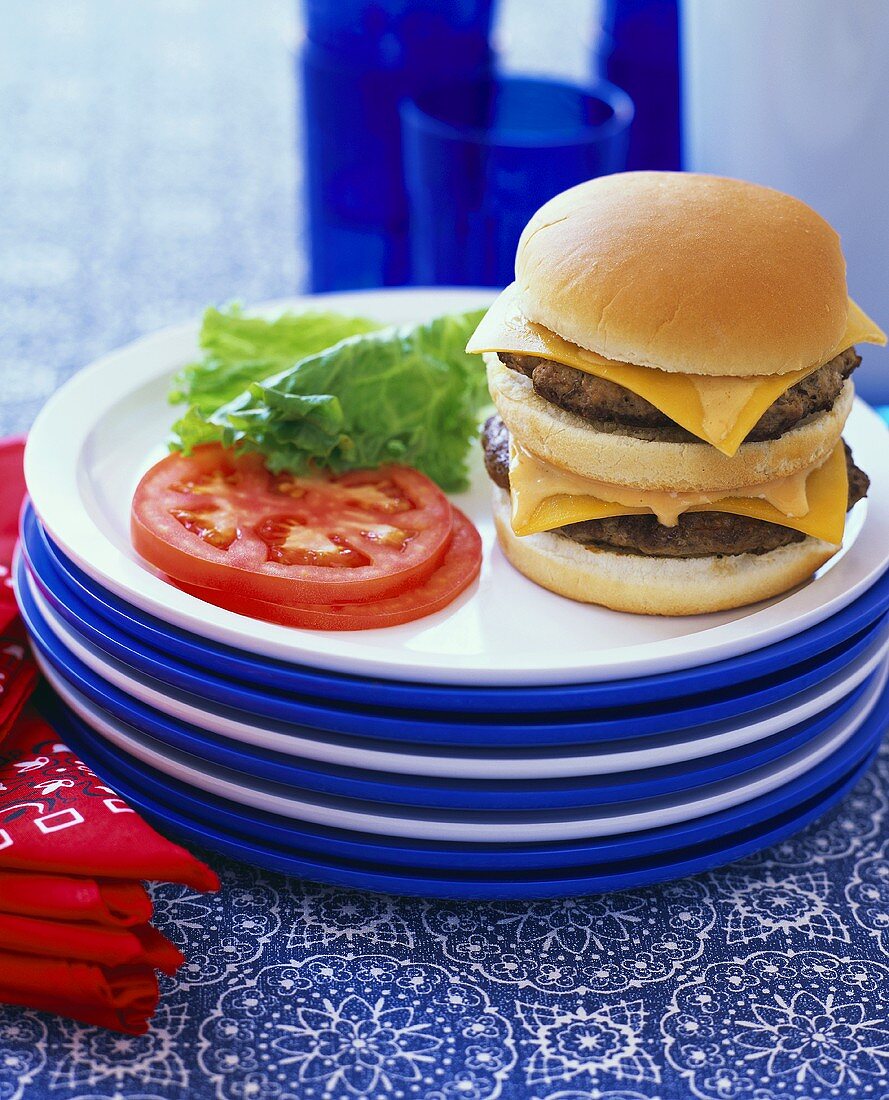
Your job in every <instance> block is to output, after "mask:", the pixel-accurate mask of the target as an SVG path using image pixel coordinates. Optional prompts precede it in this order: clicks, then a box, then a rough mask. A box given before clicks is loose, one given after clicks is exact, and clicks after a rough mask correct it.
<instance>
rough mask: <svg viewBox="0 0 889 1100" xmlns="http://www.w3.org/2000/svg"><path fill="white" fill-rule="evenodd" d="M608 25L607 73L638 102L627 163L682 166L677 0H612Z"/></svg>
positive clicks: (606, 17)
mask: <svg viewBox="0 0 889 1100" xmlns="http://www.w3.org/2000/svg"><path fill="white" fill-rule="evenodd" d="M604 30H605V43H604V46H603V49H602V51H601V52H604V54H605V65H604V72H605V75H606V76H607V77H608V79H609V80H611V81H613V82H614V83H615V84H617V85H618V87H620V88H623V89H624V90H625V91H626V92H627V93H628V94H629V95H630V97H631V98H632V100H633V103H634V104H635V105H636V119H635V122H634V123H633V130H632V133H631V134H630V151H629V155H628V157H627V167H628V168H630V169H636V168H662V169H668V170H678V169H680V168H681V167H682V148H681V132H680V61H679V17H678V12H677V0H606V4H605V15H604Z"/></svg>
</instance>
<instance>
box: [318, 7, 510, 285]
mask: <svg viewBox="0 0 889 1100" xmlns="http://www.w3.org/2000/svg"><path fill="white" fill-rule="evenodd" d="M492 3H493V0H304V10H305V21H306V31H307V37H306V41H305V43H304V45H303V48H302V50H301V54H300V57H299V61H298V66H299V72H300V75H301V79H302V87H303V104H304V130H303V133H304V151H305V177H306V206H307V211H308V241H309V258H310V263H309V267H310V287H311V290H313V291H327V290H344V289H350V288H360V287H375V286H393V285H394V286H397V285H401V284H404V283H409V282H410V281H411V272H410V261H409V250H408V212H407V200H406V197H405V191H404V182H403V172H402V155H401V130H400V121H399V105H400V104H401V102H402V101H403V100H404V99H406V98H407V97H410V96H413V95H416V94H418V93H419V92H421V91H424V90H425V89H427V88H429V87H432V86H435V85H436V84H439V83H447V82H450V81H452V80H455V79H456V80H459V79H463V78H471V77H474V76H478V75H480V74H482V73H484V72H486V71H487V69H488V67H489V63H490V47H489V42H488V40H489V33H490V27H491V17H492Z"/></svg>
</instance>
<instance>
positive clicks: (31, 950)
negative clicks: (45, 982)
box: [0, 913, 185, 977]
mask: <svg viewBox="0 0 889 1100" xmlns="http://www.w3.org/2000/svg"><path fill="white" fill-rule="evenodd" d="M0 944H3V949H4V950H5V951H16V952H21V953H22V954H30V955H41V956H48V957H50V958H55V959H71V960H78V961H80V962H94V963H100V964H102V965H103V966H112V967H113V966H136V965H145V966H150V967H152V968H153V969H155V970H160V971H162V972H163V973H164V974H167V975H169V976H170V977H172V976H173V975H174V974H175V973H176V971H177V970H178V969H179V967H180V966H181V965H182V964H183V963H184V962H185V956H184V955H183V954H182V953H181V951H179V949H178V948H176V947H174V946H173V944H172V943H170V941H169V940H168V939H167V938H166V936H162V935H161V933H160V932H158V931H157V929H156V928H152V927H151V925H150V924H140V925H137V926H136V927H135V928H107V927H103V926H102V925H101V924H98V925H96V924H74V923H68V922H62V921H53V920H43V919H41V918H40V917H19V916H15V915H14V914H12V913H0Z"/></svg>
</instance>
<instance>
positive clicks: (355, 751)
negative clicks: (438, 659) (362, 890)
mask: <svg viewBox="0 0 889 1100" xmlns="http://www.w3.org/2000/svg"><path fill="white" fill-rule="evenodd" d="M22 572H24V570H23V569H22ZM22 572H19V571H17V573H16V587H17V588H18V587H19V586H20V585H21V580H20V577H21V575H22ZM24 577H25V583H26V584H27V585H28V586H29V597H30V598H31V599H32V600H33V601H34V603H35V606H36V610H37V613H38V614H39V615H40V616H41V618H42V619H43V620H44V623H45V625H46V627H47V629H48V630H49V632H50V634H51V635H52V637H53V639H54V641H55V643H56V644H57V645H58V646H59V647H60V648H61V649H62V650H64V651H65V652H66V655H68V656H69V657H73V658H74V659H75V660H77V661H78V662H79V663H80V664H83V665H84V666H85V668H86V669H87V671H88V672H89V674H90V675H91V676H94V677H95V678H96V679H97V680H98V681H99V682H101V683H102V685H103V689H104V688H106V687H107V686H110V687H111V688H113V689H115V690H116V691H117V692H120V693H123V694H124V695H127V696H131V697H132V699H133V700H135V701H136V703H137V704H139V705H141V706H144V707H146V708H147V709H150V710H153V711H157V712H158V713H159V714H160V715H161V716H162V719H164V720H167V721H169V722H172V723H178V724H181V725H182V726H185V727H189V726H191V727H194V728H196V729H197V730H198V731H199V732H200V733H207V734H209V735H210V737H211V738H220V739H224V740H225V741H228V742H231V743H232V745H233V746H236V747H238V748H239V749H240V750H241V751H242V752H244V753H245V754H248V753H249V752H250V750H252V749H255V750H258V751H260V752H271V753H276V754H277V755H279V756H284V757H293V758H296V759H299V758H302V759H305V760H309V761H311V763H312V764H313V765H317V766H320V767H326V768H334V769H335V768H338V767H347V768H357V769H359V770H362V771H367V772H375V771H381V772H383V771H388V772H391V773H394V774H396V775H399V776H408V777H411V778H416V779H418V780H425V781H436V780H439V781H440V780H442V779H445V780H453V781H459V780H467V779H484V778H498V779H504V780H507V779H508V780H510V781H512V782H521V781H529V780H535V779H540V780H570V779H573V778H574V779H578V778H581V777H585V778H591V777H593V776H606V775H615V774H617V773H619V772H629V773H632V772H635V771H640V770H647V769H649V768H652V767H673V766H676V765H680V764H686V763H688V764H690V763H692V762H694V761H697V762H699V761H700V759H703V758H707V757H712V756H718V755H721V754H723V753H726V752H733V751H736V750H740V749H744V748H750V747H752V746H755V745H757V744H759V743H760V742H762V741H765V740H768V739H770V738H773V737H776V736H780V735H782V734H786V733H787V732H788V731H789V730H791V729H793V728H795V727H796V726H798V725H800V724H801V723H803V722H809V721H812V720H814V719H815V718H816V717H817V716H818V715H819V714H820V713H821V711H823V710H824V709H826V708H827V707H832V706H834V705H835V704H837V703H839V702H841V701H842V700H845V699H846V698H847V697H848V696H849V695H851V694H852V693H853V692H854V691H856V690H858V689H859V687H860V685H861V684H862V683H863V682H864V681H865V680H866V679H867V678H869V677H870V676H871V675H872V674H873V673H874V672H875V670H876V668H877V666H878V665H879V664H880V662H881V661H882V660H884V659H885V658H886V656H887V654H889V629H887V627H886V626H883V627H881V628H880V629H879V630H877V631H875V632H874V636H873V637H869V638H868V639H867V644H866V646H865V647H864V648H863V649H862V651H861V653H859V654H858V655H857V656H856V657H854V658H853V659H852V660H851V661H850V662H849V665H848V666H844V667H843V668H842V669H839V670H837V671H836V672H834V673H833V674H832V675H831V676H829V677H828V678H827V679H826V680H825V682H824V683H819V684H816V685H813V686H811V687H809V688H807V689H805V690H804V691H802V692H798V693H795V694H794V696H793V697H792V699H793V700H796V703H795V706H794V707H793V708H792V710H791V712H790V714H791V715H792V716H793V717H792V718H791V719H790V720H788V717H787V712H786V711H785V710H783V709H782V704H781V703H773V704H771V705H769V706H767V707H761V708H758V710H757V712H758V711H765V712H767V713H766V715H765V717H762V718H760V719H759V720H758V721H757V722H754V723H752V724H751V723H750V722H749V721H747V722H746V724H745V722H744V720H743V719H742V721H741V726H742V728H741V729H729V728H725V729H723V730H720V731H717V732H710V733H708V734H707V736H705V737H701V736H700V735H699V734H697V733H696V734H695V736H694V737H693V738H686V739H684V740H683V739H681V733H682V731H681V730H680V731H676V740H675V741H670V742H668V743H667V744H665V745H658V746H645V745H644V744H643V745H640V746H639V747H637V748H633V749H613V750H612V751H610V752H607V753H602V752H601V751H597V749H596V744H597V743H595V742H593V743H591V744H589V745H588V746H586V748H587V749H588V751H587V753H585V754H584V753H582V752H577V751H575V752H574V753H573V755H571V754H570V752H569V751H566V750H571V749H572V746H561V747H560V749H561V751H560V752H558V753H556V754H554V756H552V757H550V756H547V755H541V756H530V755H529V754H528V753H527V752H526V753H523V754H522V756H521V757H518V758H516V759H515V760H512V759H505V758H504V757H503V756H502V755H500V756H495V755H492V754H491V753H487V754H486V753H485V752H483V751H478V752H472V751H470V753H469V755H465V754H463V755H461V753H460V752H452V753H450V754H444V753H441V754H437V755H432V754H424V755H418V754H411V753H410V752H407V751H405V750H406V748H407V747H408V746H405V747H404V748H399V745H400V744H401V743H399V742H386V744H387V745H391V746H392V747H391V748H386V749H375V748H373V747H366V746H363V745H361V744H357V745H356V744H343V743H342V740H341V739H339V738H338V737H337V735H332V736H333V739H334V747H333V748H332V749H330V750H328V748H327V745H328V738H329V737H330V736H331V735H326V734H324V733H323V732H321V731H316V730H312V729H311V728H310V727H298V728H299V729H300V731H301V732H298V733H294V734H290V733H289V732H286V731H284V730H283V729H275V728H274V726H275V723H270V724H268V725H265V726H259V725H257V726H250V724H249V723H248V721H247V718H248V717H249V716H247V715H245V718H244V721H237V720H236V719H234V718H231V717H229V716H228V715H226V714H217V713H215V712H208V711H206V710H204V711H202V710H200V708H198V707H196V706H195V705H194V704H192V703H190V702H188V701H187V700H177V699H173V700H172V701H171V696H170V694H169V693H166V694H164V693H162V692H161V691H159V690H157V689H155V688H154V687H153V686H152V684H151V683H143V680H151V677H150V676H147V675H146V676H144V677H142V676H139V675H135V674H131V672H130V670H128V669H126V668H125V669H124V670H123V671H120V670H118V668H117V667H116V665H117V664H120V663H121V662H116V661H115V659H114V658H113V657H110V656H109V655H107V654H105V653H104V652H103V651H101V650H99V651H98V653H97V655H95V656H94V657H93V655H92V654H91V658H93V660H94V662H95V663H91V662H90V661H87V660H85V659H84V657H83V656H81V655H80V654H79V653H78V652H76V651H75V650H73V649H72V648H71V646H70V644H69V643H68V641H66V639H65V638H64V637H60V635H59V633H58V631H57V629H56V628H57V626H58V623H55V622H54V621H53V620H52V619H50V618H48V617H47V611H49V613H50V614H51V615H53V616H55V615H56V613H55V612H54V610H53V609H52V608H51V607H43V606H41V601H42V597H39V598H38V596H39V594H35V592H34V588H35V587H36V586H35V584H34V582H33V580H32V579H31V578H30V577H29V576H28V575H27V573H26V572H24ZM43 602H45V601H43ZM62 629H63V630H64V631H65V632H66V633H69V634H75V631H74V630H73V629H72V628H71V626H70V624H68V623H65V624H63V626H62ZM74 640H75V642H77V644H78V645H83V648H84V649H86V650H87V651H89V648H90V645H91V643H90V642H89V639H82V638H80V637H79V636H75V639H74ZM92 648H95V649H98V647H95V646H93V647H92ZM96 666H98V667H96ZM108 669H110V670H111V672H112V673H113V674H114V675H113V678H112V676H110V675H108ZM827 683H830V685H831V686H830V689H829V693H828V694H829V697H830V702H829V703H827V702H826V699H827V695H826V693H825V685H826V684H827ZM183 694H188V693H183ZM799 696H806V698H805V699H803V700H802V701H799ZM93 702H95V700H93ZM229 709H230V708H229ZM757 712H751V715H752V714H754V713H757ZM211 713H212V716H213V718H214V719H215V718H218V719H219V720H220V722H219V725H215V724H209V725H208V724H207V723H206V718H207V716H208V714H211ZM118 717H119V716H118ZM744 717H745V718H746V717H749V716H744ZM120 720H121V721H126V719H123V718H121V719H120ZM277 725H279V726H280V725H282V724H281V723H278V724H277ZM731 725H732V720H731V719H726V720H723V721H722V722H714V723H709V724H708V725H707V726H704V727H701V729H707V730H712V727H714V726H722V727H730V726H731ZM226 730H228V732H226ZM313 735H317V736H313ZM739 735H740V739H739ZM189 736H190V735H189ZM668 736H669V735H668ZM159 739H160V740H163V738H162V737H160V738H159ZM606 744H610V745H614V744H615V743H614V742H606ZM318 745H321V746H324V748H323V751H320V752H319V751H317V748H316V746H318ZM582 747H583V746H574V748H575V749H578V748H582ZM702 747H705V749H706V751H704V752H703V753H702V752H701V748H702ZM454 748H459V747H458V746H454ZM464 748H469V749H470V750H471V746H465V747H464ZM677 750H678V751H677ZM603 757H607V758H610V761H609V767H607V768H603V767H602V766H601V760H602V758H603ZM661 757H663V759H661ZM653 758H656V762H652V761H653ZM430 760H431V762H432V764H433V766H434V767H433V770H431V771H427V770H424V769H425V768H428V767H429V762H430ZM636 760H640V761H641V760H644V761H646V763H645V765H644V766H643V765H641V764H636V763H634V762H635V761H636ZM590 761H593V762H594V763H595V766H594V767H593V768H592V770H590ZM597 762H598V763H597ZM458 765H459V766H458Z"/></svg>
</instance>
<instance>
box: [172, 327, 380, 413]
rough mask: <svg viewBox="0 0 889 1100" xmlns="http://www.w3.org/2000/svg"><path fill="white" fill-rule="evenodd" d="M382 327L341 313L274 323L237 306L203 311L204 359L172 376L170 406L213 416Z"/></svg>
mask: <svg viewBox="0 0 889 1100" xmlns="http://www.w3.org/2000/svg"><path fill="white" fill-rule="evenodd" d="M378 328H380V325H378V324H376V323H375V322H374V321H369V320H367V318H364V317H344V316H343V315H342V314H340V313H327V312H310V313H284V314H282V315H281V316H280V317H278V318H276V319H275V320H274V321H267V320H265V319H264V318H262V317H247V316H245V315H244V313H243V311H242V309H241V307H240V306H238V305H231V306H228V307H227V308H226V309H224V310H219V309H214V308H212V307H211V308H210V309H208V310H206V311H205V313H204V320H203V324H202V325H201V335H200V344H201V348H202V349H203V350H204V353H205V354H204V356H203V358H202V359H199V360H198V361H197V362H196V363H189V364H188V366H185V367H183V368H182V369H181V370H180V371H179V373H178V374H177V375H176V376H175V377H174V378H173V382H172V385H171V389H170V394H169V399H170V402H171V404H174V405H179V404H187V405H189V406H190V407H191V408H192V409H194V410H196V411H197V412H198V413H200V414H202V415H204V416H209V415H210V414H211V413H213V412H215V411H216V410H217V409H218V408H219V407H220V406H221V405H224V404H225V403H226V402H227V401H232V400H234V398H236V397H237V396H238V395H239V394H241V393H243V392H244V390H246V389H247V387H248V386H250V385H251V384H252V383H253V382H262V381H264V380H265V379H266V378H270V377H271V376H272V375H273V374H278V373H279V372H280V371H282V370H283V369H284V368H285V367H290V366H293V364H294V363H297V362H298V361H299V360H300V359H304V358H305V357H306V356H307V355H315V354H316V353H317V352H319V351H323V350H324V349H325V348H329V347H330V346H331V344H336V343H339V341H340V340H343V339H344V338H345V337H347V336H355V335H357V334H358V333H361V332H373V331H374V330H375V329H378Z"/></svg>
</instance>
